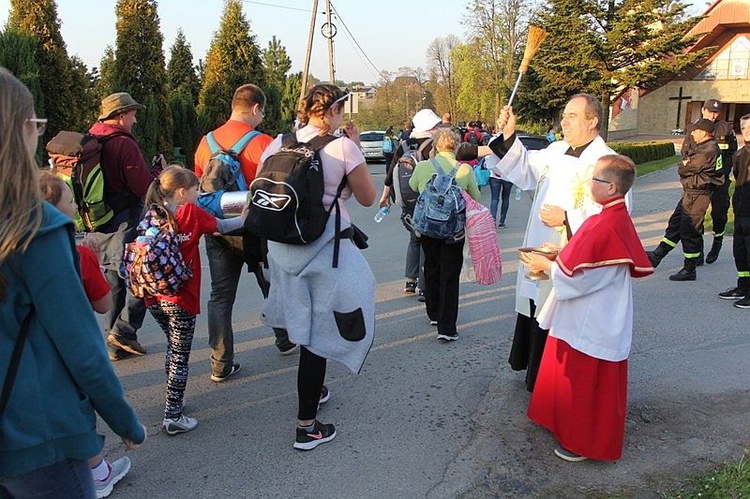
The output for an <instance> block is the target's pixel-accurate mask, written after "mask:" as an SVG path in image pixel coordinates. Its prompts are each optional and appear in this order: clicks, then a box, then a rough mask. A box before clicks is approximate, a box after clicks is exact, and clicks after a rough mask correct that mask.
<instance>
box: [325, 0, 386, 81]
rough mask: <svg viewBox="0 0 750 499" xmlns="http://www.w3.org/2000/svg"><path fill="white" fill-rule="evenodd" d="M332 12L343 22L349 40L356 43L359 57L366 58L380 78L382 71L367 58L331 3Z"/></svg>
mask: <svg viewBox="0 0 750 499" xmlns="http://www.w3.org/2000/svg"><path fill="white" fill-rule="evenodd" d="M331 11H332V12H333V13H335V14H336V17H338V18H339V20H340V21H341V25H342V26H343V27H344V30H345V31H346V33H347V36H348V38H349V39H350V40H351V41H352V43H354V45H355V47H356V49H357V50H358V55H360V57H364V58H365V60H366V61H367V62H368V63H369V64H370V66H371V67H372V69H374V70H375V75H376V76H377V77H380V69H378V67H377V66H376V65H375V63H373V62H372V61H371V60H370V58H369V57H368V56H367V54H366V53H365V51H364V50H363V49H362V47H361V46H360V45H359V42H357V40H356V39H355V38H354V35H353V34H352V32H351V31H350V30H349V27H348V26H347V25H346V23H345V22H344V19H343V18H342V17H341V14H339V12H338V10H337V9H336V7H334V6H333V3H331Z"/></svg>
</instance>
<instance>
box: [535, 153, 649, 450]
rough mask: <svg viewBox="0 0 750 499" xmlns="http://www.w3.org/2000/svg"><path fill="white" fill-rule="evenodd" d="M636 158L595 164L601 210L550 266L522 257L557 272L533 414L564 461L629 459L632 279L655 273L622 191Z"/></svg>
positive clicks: (544, 320)
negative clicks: (624, 454)
mask: <svg viewBox="0 0 750 499" xmlns="http://www.w3.org/2000/svg"><path fill="white" fill-rule="evenodd" d="M634 180H635V164H634V163H633V161H632V160H631V159H630V158H627V157H625V156H620V155H616V154H612V155H607V156H602V157H601V158H600V159H599V161H597V163H596V165H595V167H594V174H593V177H592V178H591V195H592V197H593V199H594V201H596V202H597V203H599V204H601V205H602V207H603V208H602V212H601V213H600V214H598V215H593V216H591V217H589V218H588V219H587V220H586V221H585V222H584V223H583V225H581V228H580V229H578V231H576V233H575V234H574V235H573V237H572V238H571V239H570V242H568V244H567V245H566V246H565V248H564V249H563V250H562V251H561V252H560V254H559V256H558V257H557V259H556V261H555V262H554V263H553V262H551V261H549V260H547V259H546V258H545V257H543V256H540V255H533V254H529V255H528V256H523V257H522V263H523V264H524V266H526V267H528V268H529V269H531V270H533V271H540V270H550V271H551V276H552V288H553V292H552V294H551V295H550V297H549V298H548V300H547V301H546V302H545V304H544V307H543V308H542V310H541V312H540V315H539V324H540V326H541V327H543V328H545V329H550V333H549V337H548V338H547V343H546V345H545V347H544V354H543V356H542V362H541V366H540V368H539V375H538V377H537V380H536V385H535V388H534V392H533V394H532V395H531V402H530V404H529V410H528V416H529V418H530V419H531V420H532V421H534V422H535V423H537V424H539V425H541V426H544V427H545V428H547V429H549V430H550V431H552V433H554V435H555V437H556V438H557V440H558V442H559V443H560V446H558V447H557V448H556V449H555V451H554V453H555V455H556V456H557V457H559V458H560V459H564V460H566V461H571V462H576V461H583V460H585V459H596V460H601V461H615V460H617V459H619V458H620V456H621V455H622V446H623V440H624V436H625V414H626V411H627V382H628V360H627V358H628V354H629V353H630V344H631V341H632V336H633V289H632V283H631V277H644V276H647V275H649V274H651V273H653V271H654V269H653V268H652V267H651V264H650V262H649V259H648V257H647V256H646V252H645V251H644V249H643V245H642V244H641V242H640V239H639V238H638V233H637V232H636V230H635V227H634V226H633V221H632V220H631V218H630V215H629V214H628V211H627V208H626V206H625V198H624V196H625V194H626V193H627V192H628V190H630V187H631V186H632V185H633V182H634Z"/></svg>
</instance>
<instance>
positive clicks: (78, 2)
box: [0, 0, 469, 84]
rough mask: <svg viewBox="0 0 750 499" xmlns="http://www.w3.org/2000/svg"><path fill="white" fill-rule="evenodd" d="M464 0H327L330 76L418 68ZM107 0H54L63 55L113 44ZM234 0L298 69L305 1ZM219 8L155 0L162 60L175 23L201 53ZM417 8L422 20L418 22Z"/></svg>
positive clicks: (321, 52) (320, 58)
mask: <svg viewBox="0 0 750 499" xmlns="http://www.w3.org/2000/svg"><path fill="white" fill-rule="evenodd" d="M468 3H469V1H468V0H433V1H429V2H428V1H427V0H419V1H403V0H378V1H377V2H373V1H370V0H338V1H332V4H333V9H332V12H333V11H336V12H338V14H339V16H340V17H339V18H338V19H337V18H336V17H335V16H334V19H332V23H333V24H334V25H335V26H336V28H337V34H336V36H335V37H334V38H333V40H334V55H335V65H334V66H335V76H336V79H339V80H344V81H345V82H350V81H363V82H365V83H366V84H372V83H375V82H377V80H378V72H379V71H383V70H388V71H396V70H397V69H398V68H399V67H401V66H411V67H417V66H420V67H422V68H423V69H426V65H425V53H426V50H427V46H428V44H429V43H430V42H431V41H432V40H434V39H435V38H437V37H439V36H445V35H447V34H455V35H457V36H462V34H463V32H464V27H463V25H462V24H461V22H460V21H461V19H462V18H463V15H464V12H465V9H466V5H467V4H468ZM115 4H116V0H57V11H58V12H57V14H58V17H59V19H60V21H61V24H62V26H61V32H62V36H63V39H64V40H65V43H66V45H67V49H68V54H69V55H76V54H77V55H78V56H79V57H80V58H81V59H82V60H83V61H84V63H86V65H87V66H89V67H92V66H98V65H99V61H100V60H101V58H102V55H103V53H104V49H105V47H106V46H107V45H112V46H113V47H114V45H115V36H116V33H115V20H116V18H115ZM242 4H243V12H244V13H245V17H246V18H247V19H248V20H249V21H250V29H251V31H252V33H253V34H254V35H256V37H257V42H258V44H259V45H260V47H261V48H262V49H265V48H267V47H268V42H269V41H270V40H271V37H272V36H274V35H275V36H276V38H278V39H279V40H281V44H282V45H284V46H285V47H286V50H287V54H288V55H289V57H290V58H291V60H292V71H295V72H296V71H301V70H302V68H303V65H304V62H305V51H306V47H307V40H308V35H309V29H310V19H311V13H312V6H313V1H311V0H259V1H254V0H244V1H243V2H242ZM325 5H326V1H325V0H319V2H318V12H320V14H319V15H318V16H317V17H318V19H317V24H316V29H315V34H314V36H313V51H312V56H311V60H310V71H311V73H312V74H313V75H314V76H315V77H316V78H319V79H322V80H327V79H328V73H329V70H328V45H327V41H326V39H325V38H324V37H323V35H322V34H321V26H322V25H323V23H325V20H326V17H325V15H324V14H323V12H324V11H325ZM223 7H224V1H223V0H159V2H158V9H159V19H160V22H161V32H162V34H163V35H164V45H163V50H164V54H165V59H166V60H168V59H169V50H170V48H171V47H172V44H173V43H174V39H175V36H176V34H177V30H178V29H179V28H182V30H183V32H184V33H185V36H186V38H187V40H188V43H190V46H191V50H192V53H193V56H194V58H195V60H196V62H197V61H198V59H204V60H205V57H206V53H207V51H208V47H209V45H210V43H211V39H212V37H213V35H214V33H215V32H216V31H217V30H218V28H219V22H220V19H221V14H222V10H223ZM9 10H10V0H0V26H4V25H5V22H6V20H7V17H8V13H9ZM431 13H440V16H433V15H431ZM425 15H427V16H428V17H429V21H428V22H419V21H418V20H420V19H424V17H425ZM346 28H348V31H347V29H346ZM350 33H351V34H350ZM357 44H358V45H359V47H361V50H360V49H358V48H357ZM363 54H364V55H363ZM368 58H369V61H371V63H370V62H368V60H367V59H368ZM373 66H374V67H373Z"/></svg>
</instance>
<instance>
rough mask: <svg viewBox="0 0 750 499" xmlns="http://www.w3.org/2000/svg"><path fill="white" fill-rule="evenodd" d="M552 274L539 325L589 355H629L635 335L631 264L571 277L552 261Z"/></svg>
mask: <svg viewBox="0 0 750 499" xmlns="http://www.w3.org/2000/svg"><path fill="white" fill-rule="evenodd" d="M551 275H552V280H551V282H552V283H553V290H552V292H551V293H550V295H549V298H548V299H547V301H546V302H545V303H544V306H543V307H540V308H541V311H540V312H539V327H541V328H542V329H550V332H549V334H550V335H551V336H554V337H555V338H557V339H560V340H563V341H564V342H565V343H567V344H568V345H570V346H571V347H573V348H575V349H576V350H578V351H579V352H583V353H585V354H586V355H588V356H590V357H594V358H596V359H602V360H607V361H612V362H619V361H621V360H625V359H627V358H628V354H629V353H630V345H631V342H632V339H633V285H632V279H631V277H630V267H628V266H627V265H608V266H604V267H596V268H591V269H584V270H580V271H576V272H575V273H574V274H573V275H572V276H568V275H566V274H565V272H562V271H561V270H560V268H559V267H558V266H557V264H556V263H553V264H552V269H551ZM553 324H554V325H553Z"/></svg>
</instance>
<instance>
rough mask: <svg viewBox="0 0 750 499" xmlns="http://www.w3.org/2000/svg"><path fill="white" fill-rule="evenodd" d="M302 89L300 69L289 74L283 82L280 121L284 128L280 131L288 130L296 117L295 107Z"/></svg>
mask: <svg viewBox="0 0 750 499" xmlns="http://www.w3.org/2000/svg"><path fill="white" fill-rule="evenodd" d="M301 89H302V71H300V72H298V73H295V74H293V75H290V76H288V77H287V79H286V81H285V82H284V92H283V93H282V94H281V109H280V113H279V114H280V115H281V123H282V124H283V126H284V128H283V129H282V130H280V131H281V132H286V131H288V130H290V129H291V128H292V126H293V124H294V120H296V119H297V108H298V107H299V94H300V90H301Z"/></svg>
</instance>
